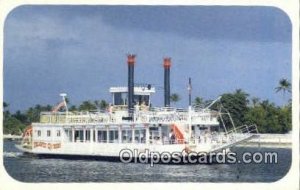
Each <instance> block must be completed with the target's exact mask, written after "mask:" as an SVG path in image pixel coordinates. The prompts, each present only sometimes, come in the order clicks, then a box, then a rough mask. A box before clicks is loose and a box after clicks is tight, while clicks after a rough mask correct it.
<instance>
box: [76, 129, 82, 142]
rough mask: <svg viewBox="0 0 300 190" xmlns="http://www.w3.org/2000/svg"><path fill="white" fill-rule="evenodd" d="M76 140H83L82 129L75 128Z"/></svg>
mask: <svg viewBox="0 0 300 190" xmlns="http://www.w3.org/2000/svg"><path fill="white" fill-rule="evenodd" d="M75 140H76V142H83V130H75Z"/></svg>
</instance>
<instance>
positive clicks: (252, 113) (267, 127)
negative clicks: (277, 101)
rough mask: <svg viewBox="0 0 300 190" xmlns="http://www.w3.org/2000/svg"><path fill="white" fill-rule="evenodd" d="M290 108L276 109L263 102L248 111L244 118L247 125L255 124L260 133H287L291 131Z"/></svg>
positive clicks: (271, 104)
mask: <svg viewBox="0 0 300 190" xmlns="http://www.w3.org/2000/svg"><path fill="white" fill-rule="evenodd" d="M291 111H292V110H291V107H288V106H284V107H282V108H281V107H276V106H275V105H274V104H273V103H270V102H269V101H267V100H265V101H263V102H261V103H260V104H259V105H257V106H255V107H253V108H251V109H249V111H248V112H247V114H246V116H245V120H246V123H247V124H253V123H255V124H256V125H257V126H258V130H259V132H260V133H287V132H289V131H290V130H291V129H292V112H291Z"/></svg>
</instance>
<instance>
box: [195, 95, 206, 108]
mask: <svg viewBox="0 0 300 190" xmlns="http://www.w3.org/2000/svg"><path fill="white" fill-rule="evenodd" d="M203 104H204V101H203V98H201V97H196V98H195V100H194V102H193V106H195V107H202V106H203Z"/></svg>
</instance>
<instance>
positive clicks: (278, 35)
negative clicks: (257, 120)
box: [4, 6, 292, 111]
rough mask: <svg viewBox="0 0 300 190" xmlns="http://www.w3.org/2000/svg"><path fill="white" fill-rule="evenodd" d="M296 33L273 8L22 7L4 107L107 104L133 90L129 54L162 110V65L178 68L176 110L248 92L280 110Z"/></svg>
mask: <svg viewBox="0 0 300 190" xmlns="http://www.w3.org/2000/svg"><path fill="white" fill-rule="evenodd" d="M291 27H292V26H291V23H290V20H289V18H288V16H287V15H286V14H285V13H284V12H283V11H281V10H280V9H277V8H274V7H238V6H227V7H225V6H21V7H17V8H16V9H14V10H13V11H12V12H10V14H9V15H8V16H7V18H6V21H5V27H4V101H6V102H8V103H9V109H10V110H12V111H16V110H26V109H27V108H29V107H31V106H34V105H36V104H42V105H46V104H50V105H55V104H56V103H58V102H59V101H60V99H61V98H60V97H59V93H61V92H65V93H67V94H68V97H69V99H70V103H71V104H79V103H80V102H81V101H83V100H100V99H104V100H107V101H109V102H111V95H110V93H109V87H111V86H126V85H127V63H126V60H127V57H126V55H127V54H128V53H133V54H136V55H137V57H136V64H135V82H136V83H150V84H153V85H154V86H155V87H156V91H157V92H156V93H155V95H153V97H152V103H153V104H154V106H162V105H163V67H162V64H163V57H171V58H172V67H171V93H178V94H179V95H180V97H181V100H180V101H179V102H178V103H177V106H178V107H186V106H187V105H188V91H187V83H188V78H189V77H191V78H192V87H193V90H192V96H193V98H195V97H196V96H200V97H203V98H204V99H215V98H217V97H218V96H219V95H221V94H223V93H228V92H233V91H235V90H236V89H239V88H240V89H243V90H244V91H245V92H247V93H249V94H250V95H251V97H253V96H255V97H259V98H260V99H261V100H264V99H268V100H270V101H271V102H274V103H275V104H276V105H283V104H285V103H286V102H287V99H288V98H289V97H290V94H287V95H286V96H283V95H282V94H280V93H275V90H274V88H275V87H276V86H277V85H278V81H279V80H280V79H281V78H287V79H288V80H291V31H292V28H291Z"/></svg>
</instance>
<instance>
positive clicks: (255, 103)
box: [251, 97, 260, 107]
mask: <svg viewBox="0 0 300 190" xmlns="http://www.w3.org/2000/svg"><path fill="white" fill-rule="evenodd" d="M259 100H260V99H259V98H257V97H253V98H252V99H251V101H252V104H253V107H255V106H257V103H259Z"/></svg>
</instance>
